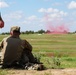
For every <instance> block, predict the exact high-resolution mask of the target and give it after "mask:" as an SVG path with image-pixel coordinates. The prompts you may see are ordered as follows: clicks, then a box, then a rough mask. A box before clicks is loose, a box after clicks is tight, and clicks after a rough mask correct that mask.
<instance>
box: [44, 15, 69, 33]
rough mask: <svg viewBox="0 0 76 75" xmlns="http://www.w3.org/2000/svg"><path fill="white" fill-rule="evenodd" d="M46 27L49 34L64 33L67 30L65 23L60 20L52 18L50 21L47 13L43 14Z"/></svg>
mask: <svg viewBox="0 0 76 75" xmlns="http://www.w3.org/2000/svg"><path fill="white" fill-rule="evenodd" d="M45 22H46V28H47V30H48V31H49V32H47V33H50V34H66V33H68V32H69V28H68V26H67V25H66V24H65V23H62V22H61V20H59V18H58V20H57V19H53V20H52V21H50V18H49V17H48V15H47V14H46V15H45Z"/></svg>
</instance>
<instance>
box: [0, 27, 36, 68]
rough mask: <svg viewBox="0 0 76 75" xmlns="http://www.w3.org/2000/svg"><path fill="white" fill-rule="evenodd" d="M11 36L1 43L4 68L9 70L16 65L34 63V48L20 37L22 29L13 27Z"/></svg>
mask: <svg viewBox="0 0 76 75" xmlns="http://www.w3.org/2000/svg"><path fill="white" fill-rule="evenodd" d="M10 34H11V35H10V36H9V37H6V38H4V39H3V40H2V41H1V43H0V48H1V53H2V56H1V61H2V68H9V67H12V66H14V65H16V66H17V65H21V66H22V65H24V64H26V63H28V62H31V63H34V62H35V59H34V56H33V54H32V46H31V45H30V44H29V42H27V41H26V40H22V39H21V38H20V37H19V35H20V27H18V26H13V27H11V30H10ZM22 67H23V66H22Z"/></svg>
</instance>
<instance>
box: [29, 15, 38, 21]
mask: <svg viewBox="0 0 76 75" xmlns="http://www.w3.org/2000/svg"><path fill="white" fill-rule="evenodd" d="M36 19H37V17H36V16H35V15H32V16H30V17H28V20H30V21H33V20H36Z"/></svg>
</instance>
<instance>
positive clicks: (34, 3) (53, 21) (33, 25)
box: [0, 0, 76, 32]
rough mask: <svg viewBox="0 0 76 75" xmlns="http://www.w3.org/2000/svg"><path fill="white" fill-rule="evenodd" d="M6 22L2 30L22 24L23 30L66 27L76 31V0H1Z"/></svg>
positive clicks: (0, 9) (8, 29) (2, 13)
mask: <svg viewBox="0 0 76 75" xmlns="http://www.w3.org/2000/svg"><path fill="white" fill-rule="evenodd" d="M0 12H1V15H2V18H3V20H4V22H5V26H4V28H2V29H1V31H0V32H8V31H10V27H11V26H20V27H21V31H26V30H34V31H38V30H40V29H44V30H47V29H48V28H49V27H50V28H49V30H51V29H52V28H51V27H53V28H54V29H56V28H57V27H60V26H62V25H63V26H62V27H64V29H68V31H76V0H0Z"/></svg>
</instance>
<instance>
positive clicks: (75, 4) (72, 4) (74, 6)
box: [68, 1, 76, 9]
mask: <svg viewBox="0 0 76 75" xmlns="http://www.w3.org/2000/svg"><path fill="white" fill-rule="evenodd" d="M68 8H69V9H76V2H75V1H71V2H70V3H69V5H68Z"/></svg>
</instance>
